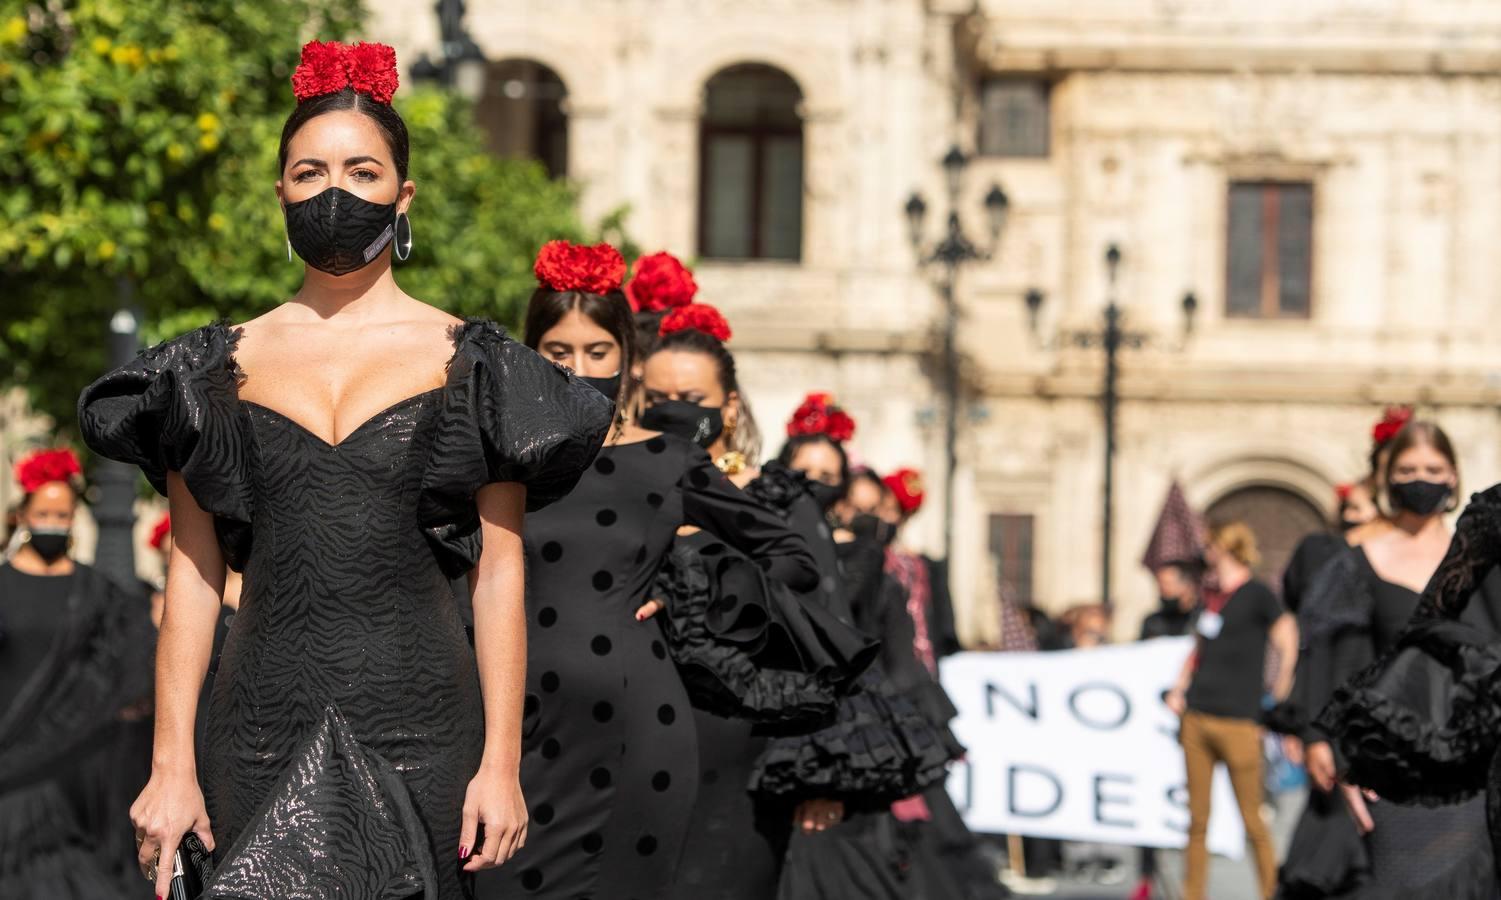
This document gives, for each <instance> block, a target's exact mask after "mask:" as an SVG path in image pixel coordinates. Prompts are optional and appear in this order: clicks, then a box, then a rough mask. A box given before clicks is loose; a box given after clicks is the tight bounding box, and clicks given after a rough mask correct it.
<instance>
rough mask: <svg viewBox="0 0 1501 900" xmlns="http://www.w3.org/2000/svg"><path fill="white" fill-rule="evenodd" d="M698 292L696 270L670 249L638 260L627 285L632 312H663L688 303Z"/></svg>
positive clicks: (626, 294) (626, 292)
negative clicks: (694, 274)
mask: <svg viewBox="0 0 1501 900" xmlns="http://www.w3.org/2000/svg"><path fill="white" fill-rule="evenodd" d="M696 294H698V282H696V281H694V280H693V273H692V272H690V271H689V270H688V267H687V266H685V265H683V264H682V262H680V261H679V260H678V258H677V257H676V256H673V255H672V254H671V253H653V254H650V255H648V256H643V257H641V258H639V259H637V260H636V264H635V265H634V266H632V267H631V280H630V282H629V283H628V284H626V286H625V296H626V299H627V300H629V301H631V312H662V311H663V310H667V309H672V308H674V307H678V306H687V305H688V304H690V303H692V302H693V298H694V296H695V295H696Z"/></svg>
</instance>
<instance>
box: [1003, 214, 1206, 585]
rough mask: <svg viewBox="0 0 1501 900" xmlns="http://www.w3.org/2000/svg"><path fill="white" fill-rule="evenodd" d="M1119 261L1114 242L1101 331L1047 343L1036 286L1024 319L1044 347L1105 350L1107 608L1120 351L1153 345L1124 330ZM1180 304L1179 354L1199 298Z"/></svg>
mask: <svg viewBox="0 0 1501 900" xmlns="http://www.w3.org/2000/svg"><path fill="white" fill-rule="evenodd" d="M1122 259H1123V254H1122V253H1121V248H1120V246H1119V245H1117V244H1115V243H1113V242H1112V243H1111V244H1110V245H1109V246H1107V247H1106V248H1105V273H1106V277H1107V279H1108V283H1109V293H1108V296H1107V297H1106V298H1105V309H1104V313H1103V319H1104V323H1103V326H1102V327H1100V328H1094V329H1083V330H1077V331H1063V332H1060V333H1059V334H1058V335H1057V336H1056V337H1055V338H1053V339H1046V340H1045V339H1043V338H1042V334H1041V332H1042V307H1043V303H1044V301H1045V297H1044V296H1043V293H1042V291H1040V290H1037V289H1035V288H1034V289H1032V290H1029V291H1027V294H1026V303H1027V318H1028V321H1029V323H1030V324H1031V329H1032V334H1033V336H1034V337H1036V338H1038V340H1039V343H1041V344H1043V346H1046V347H1054V346H1058V345H1067V346H1073V347H1084V348H1095V347H1098V348H1101V349H1103V350H1104V351H1105V383H1104V385H1103V387H1102V389H1101V392H1100V406H1101V411H1102V412H1103V414H1104V425H1105V459H1104V464H1105V471H1104V485H1103V490H1102V491H1101V498H1100V499H1101V503H1100V506H1101V510H1100V530H1101V544H1100V571H1101V575H1100V602H1101V603H1106V604H1109V603H1111V602H1112V601H1113V599H1114V598H1113V597H1112V596H1111V577H1110V567H1111V550H1112V537H1113V533H1114V526H1115V521H1114V520H1115V443H1116V441H1115V423H1116V414H1117V412H1118V410H1119V407H1120V392H1119V382H1120V351H1121V350H1122V348H1125V349H1131V350H1135V349H1139V348H1141V347H1145V346H1146V345H1147V344H1148V343H1150V342H1151V341H1152V336H1151V335H1148V334H1145V333H1143V332H1139V331H1131V330H1128V329H1127V328H1125V327H1124V323H1125V312H1124V311H1123V310H1122V309H1121V306H1120V304H1119V303H1118V302H1117V298H1116V282H1117V278H1118V276H1119V274H1120V267H1121V262H1122ZM1181 306H1182V310H1183V332H1182V338H1181V339H1180V341H1179V342H1178V343H1177V344H1174V345H1170V347H1169V349H1172V350H1180V351H1181V350H1183V349H1185V348H1186V347H1187V344H1188V338H1189V336H1190V335H1192V334H1193V324H1194V314H1195V313H1196V312H1197V311H1198V308H1199V300H1198V298H1197V297H1195V296H1194V294H1193V292H1192V291H1189V292H1188V293H1185V294H1184V295H1183V300H1182V301H1181Z"/></svg>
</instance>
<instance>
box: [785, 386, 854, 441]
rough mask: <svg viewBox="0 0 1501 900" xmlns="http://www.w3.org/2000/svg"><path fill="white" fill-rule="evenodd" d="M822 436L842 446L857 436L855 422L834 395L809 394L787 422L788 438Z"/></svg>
mask: <svg viewBox="0 0 1501 900" xmlns="http://www.w3.org/2000/svg"><path fill="white" fill-rule="evenodd" d="M805 434H821V435H824V436H826V437H827V438H828V439H829V440H831V441H834V442H835V443H839V444H842V443H844V442H845V441H848V440H849V439H850V438H852V437H854V436H855V420H854V419H852V418H850V415H849V413H846V412H845V411H844V410H843V409H842V408H840V407H839V405H838V404H837V403H836V402H835V400H834V395H833V394H827V393H814V394H809V395H808V396H807V398H805V399H804V400H803V405H802V406H799V407H798V408H797V411H796V412H794V413H793V414H792V418H791V419H790V420H789V421H788V422H787V436H788V437H798V436H800V435H805Z"/></svg>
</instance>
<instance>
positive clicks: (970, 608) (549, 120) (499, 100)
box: [368, 0, 1501, 637]
mask: <svg viewBox="0 0 1501 900" xmlns="http://www.w3.org/2000/svg"><path fill="white" fill-rule="evenodd" d="M469 7H470V8H469V12H468V16H467V27H468V30H469V32H470V34H471V35H472V36H473V38H474V40H475V41H476V42H477V44H478V45H479V47H480V48H481V50H482V51H483V53H484V55H485V57H486V59H487V60H488V64H487V66H486V68H485V69H484V70H483V71H481V72H480V73H479V76H476V77H474V78H473V83H474V85H475V91H476V93H477V97H478V104H479V111H480V116H481V119H482V121H484V122H485V123H486V124H487V127H489V128H490V129H491V130H492V132H493V134H494V143H495V146H496V149H497V151H498V152H507V153H520V154H529V155H534V156H537V157H539V158H542V159H544V161H546V163H547V164H548V165H549V166H550V167H551V168H553V169H554V170H555V171H557V172H558V174H562V175H566V176H567V177H569V178H571V179H573V180H575V181H576V182H577V183H578V185H579V186H580V189H581V191H582V194H581V205H582V210H583V213H584V214H585V216H586V218H588V219H591V220H594V219H598V218H599V217H601V216H603V215H605V214H606V213H608V212H610V211H613V210H617V209H620V208H628V209H629V218H628V229H629V231H630V233H631V234H632V236H633V237H634V238H635V239H636V240H637V241H638V242H640V243H641V244H642V246H643V247H644V248H646V249H647V250H655V249H659V248H660V249H668V250H671V251H673V252H676V253H678V254H680V255H682V256H684V257H687V258H692V259H695V260H697V271H698V273H699V276H700V279H699V280H700V282H701V284H702V285H703V288H704V290H703V296H702V299H704V300H706V301H708V302H712V303H715V304H717V305H719V306H721V308H723V309H724V310H725V311H726V313H727V315H728V316H729V317H730V319H731V321H732V323H733V324H734V326H735V330H736V338H735V341H734V342H733V344H732V346H733V348H734V349H736V351H737V355H738V356H739V357H740V359H741V367H742V370H743V375H744V378H745V381H746V387H747V392H748V394H749V396H750V398H751V400H752V402H753V405H754V407H755V410H756V412H757V413H758V415H759V417H760V419H761V420H762V423H763V425H764V426H765V427H766V430H767V431H768V432H772V433H771V434H770V435H769V436H768V445H769V449H771V450H774V449H775V445H776V444H777V443H778V442H779V441H778V437H779V436H778V435H777V434H776V433H775V432H777V431H778V428H777V427H776V426H777V425H778V424H779V423H780V422H781V421H783V420H785V418H786V416H787V415H788V413H789V412H790V411H791V410H792V408H793V407H794V406H795V405H796V404H797V402H798V401H799V400H800V398H801V395H802V392H803V391H805V390H810V389H826V390H830V391H832V392H834V393H835V394H837V395H838V396H839V398H840V399H841V401H842V402H843V403H844V404H845V405H846V406H847V407H848V408H850V409H851V411H852V412H853V413H854V414H855V416H856V418H857V419H858V420H859V422H860V425H861V433H860V435H858V436H857V439H856V441H855V444H856V447H857V451H858V454H859V456H860V458H861V459H862V460H865V461H867V462H869V463H871V464H872V465H875V466H876V467H877V468H889V467H894V466H897V465H905V464H914V465H918V466H920V467H921V468H923V469H924V470H925V471H926V472H927V473H928V474H929V476H930V478H929V481H930V486H931V488H932V490H931V491H930V496H931V497H932V501H931V502H930V503H929V504H928V507H927V508H926V509H925V511H924V512H923V513H922V514H921V516H920V517H919V518H918V520H917V521H916V522H915V524H914V529H915V531H914V533H913V534H912V535H911V537H912V538H913V539H914V540H915V541H916V542H918V543H920V544H922V545H924V546H926V547H928V548H929V549H931V550H933V551H938V550H939V549H940V545H941V535H942V517H943V513H944V510H943V509H942V508H941V497H942V491H941V490H939V485H940V483H941V479H942V475H943V472H942V468H943V460H944V457H945V452H944V447H943V446H942V443H943V440H942V434H943V432H942V427H941V426H942V419H943V410H944V406H943V402H942V397H943V385H942V383H941V372H942V368H941V366H940V359H939V356H938V352H937V351H938V348H939V346H940V343H939V340H938V335H939V328H940V324H941V317H942V313H943V309H942V306H941V304H940V303H939V301H938V299H937V295H936V293H935V291H934V290H933V286H932V283H931V281H930V280H929V279H928V278H927V277H926V276H927V273H924V272H922V271H920V269H919V267H918V265H917V263H916V261H915V260H916V254H915V253H914V251H913V247H912V245H911V242H910V240H909V236H908V225H907V221H906V218H905V217H904V214H903V205H904V203H905V202H906V200H907V197H908V196H909V194H910V193H911V192H912V191H914V190H921V191H922V192H923V193H924V195H925V196H926V197H927V198H928V201H929V214H928V219H930V220H932V221H929V222H928V223H927V226H928V235H929V237H930V238H931V237H933V236H936V229H937V228H938V227H939V225H940V222H939V221H938V220H940V219H942V218H943V217H944V215H941V214H940V213H942V214H946V212H947V210H946V206H947V204H946V200H945V198H946V194H947V191H946V187H945V177H944V172H943V169H942V167H941V166H940V165H939V160H940V158H941V157H942V156H943V154H944V152H945V150H946V149H947V148H948V146H949V145H950V144H951V143H953V142H956V141H957V142H958V144H959V145H960V146H961V147H963V148H964V150H965V151H966V152H967V153H969V154H970V155H971V163H970V165H969V166H968V168H967V170H966V172H965V174H964V180H963V183H962V185H961V190H960V202H959V209H960V212H961V214H962V219H963V221H964V224H965V227H966V229H967V230H968V231H970V232H971V233H972V234H976V235H982V234H984V233H985V232H986V224H985V218H984V211H983V208H982V204H981V198H982V197H983V195H984V193H985V191H986V190H987V189H988V188H989V186H990V185H991V183H993V182H998V183H1000V184H1001V185H1002V186H1003V187H1004V189H1005V191H1006V193H1007V195H1008V196H1009V198H1010V201H1011V203H1010V216H1009V220H1008V222H1007V225H1006V227H1005V230H1004V232H1003V235H1002V238H1001V242H1000V245H999V247H998V249H997V252H996V253H995V255H994V257H993V258H992V259H991V260H990V261H987V262H984V263H979V264H975V265H972V266H969V267H967V268H966V270H965V271H964V273H963V275H962V277H961V280H960V282H959V289H958V292H957V302H958V305H959V309H960V314H961V327H960V349H961V351H962V359H963V366H962V374H963V377H962V387H963V391H962V393H963V397H964V400H963V405H962V409H961V414H960V432H959V433H960V439H959V442H958V455H959V460H960V465H959V468H958V470H957V472H956V480H957V491H956V496H957V498H958V499H957V503H956V507H955V510H954V515H955V521H956V528H955V535H956V542H955V547H954V570H955V571H954V586H955V591H956V595H957V599H958V601H959V603H960V606H961V613H962V615H963V619H964V622H965V623H966V628H967V631H968V632H969V634H970V636H971V637H983V636H984V635H985V634H986V633H987V632H988V631H989V630H990V625H989V624H988V623H989V622H991V620H992V619H993V609H994V606H995V597H996V596H997V592H998V590H1006V591H1010V592H1012V593H1013V594H1015V595H1016V596H1018V597H1019V598H1020V599H1023V600H1030V601H1032V602H1035V603H1036V604H1037V605H1039V606H1041V607H1042V608H1044V609H1047V610H1050V611H1054V612H1056V611H1059V610H1061V609H1063V608H1065V607H1068V606H1071V605H1073V604H1075V603H1085V602H1096V601H1098V600H1099V599H1100V597H1099V593H1100V589H1099V586H1098V585H1099V582H1100V570H1099V569H1100V558H1101V527H1100V519H1101V515H1100V506H1101V502H1100V501H1101V487H1102V477H1101V472H1102V466H1103V462H1102V457H1103V445H1104V439H1103V434H1104V431H1103V427H1102V423H1101V416H1100V409H1099V392H1100V384H1101V380H1102V374H1103V368H1104V367H1103V359H1102V355H1101V353H1100V351H1099V350H1098V349H1091V348H1084V347H1078V346H1074V345H1073V344H1072V343H1071V342H1070V341H1068V340H1064V339H1061V338H1066V337H1067V335H1068V333H1069V332H1073V331H1079V330H1089V329H1095V328H1098V327H1099V325H1100V323H1101V321H1102V319H1101V314H1102V310H1103V307H1104V304H1105V301H1106V298H1107V296H1108V295H1109V293H1110V291H1111V286H1110V283H1109V281H1108V278H1107V267H1106V265H1105V263H1104V251H1105V248H1106V247H1107V246H1109V245H1111V244H1114V245H1117V246H1118V247H1119V249H1120V251H1121V254H1122V257H1121V260H1122V261H1121V264H1120V266H1119V274H1118V279H1117V281H1116V283H1115V287H1114V292H1115V296H1116V297H1117V298H1118V300H1119V302H1120V304H1121V307H1122V309H1123V310H1124V313H1125V316H1126V322H1127V325H1128V327H1130V328H1132V329H1135V330H1138V331H1140V332H1142V333H1144V334H1148V335H1150V340H1149V341H1148V342H1147V344H1146V346H1144V347H1143V348H1141V349H1131V350H1127V351H1125V352H1124V353H1123V356H1122V375H1121V382H1120V396H1121V406H1120V419H1119V429H1118V437H1119V440H1118V453H1117V457H1116V468H1115V472H1116V480H1117V483H1116V492H1115V500H1116V510H1117V515H1116V527H1115V532H1114V541H1113V545H1112V546H1113V547H1114V564H1113V566H1112V569H1113V576H1114V585H1115V587H1114V593H1115V595H1116V596H1115V597H1114V598H1112V599H1114V600H1115V601H1117V603H1118V604H1119V608H1120V610H1121V615H1120V616H1118V619H1117V623H1116V627H1117V630H1118V632H1119V633H1120V635H1121V636H1127V635H1129V634H1130V632H1132V631H1133V630H1134V628H1135V626H1136V622H1137V621H1138V620H1139V618H1140V616H1141V615H1142V614H1143V613H1144V612H1145V611H1146V610H1147V609H1149V608H1150V607H1151V606H1152V605H1153V603H1154V599H1153V594H1154V588H1153V585H1152V583H1151V581H1150V579H1149V578H1148V577H1147V575H1146V573H1145V572H1144V571H1143V570H1142V569H1141V568H1140V566H1139V565H1138V563H1137V559H1138V558H1139V556H1140V553H1141V551H1142V549H1143V548H1144V545H1145V542H1146V539H1147V536H1148V534H1149V532H1150V529H1151V526H1152V524H1153V521H1154V518H1155V516H1156V514H1157V510H1158V507H1159V505H1160V503H1161V501H1162V499H1163V497H1164V495H1165V494H1166V491H1167V487H1168V485H1169V483H1170V482H1171V481H1172V480H1174V479H1177V480H1178V481H1179V482H1180V483H1181V484H1182V485H1183V486H1184V489H1185V490H1186V492H1187V494H1188V496H1189V498H1190V500H1191V501H1192V502H1193V503H1195V504H1196V505H1197V506H1199V507H1200V508H1203V509H1208V510H1211V511H1212V512H1214V513H1216V514H1219V515H1236V516H1242V517H1245V518H1248V519H1249V520H1251V522H1252V523H1253V525H1255V526H1256V527H1257V528H1258V530H1259V531H1260V532H1261V534H1262V538H1263V541H1264V542H1265V543H1266V544H1267V545H1268V549H1269V551H1270V552H1269V554H1268V555H1269V567H1270V568H1275V565H1276V563H1277V560H1278V559H1279V558H1280V556H1281V555H1282V554H1285V552H1286V551H1287V549H1288V548H1289V547H1290V544H1291V541H1292V540H1294V539H1295V538H1296V537H1297V535H1298V534H1299V533H1301V532H1302V531H1305V530H1307V529H1309V528H1312V527H1317V524H1318V521H1319V519H1320V517H1322V516H1326V515H1328V513H1329V512H1330V510H1331V507H1332V505H1333V486H1334V484H1336V483H1337V482H1341V481H1348V480H1351V479H1353V478H1355V477H1358V476H1359V475H1360V474H1361V473H1362V471H1363V468H1364V465H1365V463H1364V457H1365V453H1366V451H1367V449H1368V434H1369V428H1370V425H1371V424H1372V422H1373V421H1374V420H1375V419H1376V418H1377V417H1378V416H1379V414H1380V410H1381V407H1382V405H1383V404H1385V403H1404V402H1405V403H1413V404H1416V405H1417V406H1418V407H1419V409H1420V411H1421V413H1422V414H1424V415H1432V416H1434V417H1435V418H1437V419H1439V420H1440V421H1441V422H1442V423H1443V425H1444V426H1445V427H1446V428H1447V429H1448V430H1449V431H1450V433H1451V435H1452V436H1453V438H1454V440H1455V443H1456V445H1457V446H1458V448H1459V449H1460V451H1461V455H1462V464H1463V466H1464V480H1465V483H1466V485H1467V486H1469V487H1477V486H1483V485H1486V484H1489V483H1491V482H1493V481H1495V480H1497V479H1498V478H1501V421H1498V415H1497V405H1498V401H1501V370H1498V366H1497V360H1498V359H1501V329H1497V328H1495V327H1493V321H1494V320H1495V319H1496V317H1497V316H1498V314H1501V254H1498V253H1497V252H1496V241H1497V235H1498V233H1501V6H1498V5H1497V4H1495V3H1493V2H1488V0H1296V2H1294V0H1256V2H1254V3H1253V2H1250V0H1233V2H1225V0H1075V2H1071V3H1067V4H1060V3H1057V2H1055V0H750V2H744V0H741V2H730V0H546V2H543V0H511V2H507V3H470V4H469ZM371 14H372V16H373V19H372V21H371V23H370V27H369V29H368V32H369V34H370V36H371V37H373V38H377V39H382V40H386V41H389V42H391V43H393V44H394V45H396V47H397V50H398V53H399V55H400V56H401V58H403V59H405V60H408V61H410V60H413V59H415V58H416V57H417V55H418V54H420V53H422V52H427V53H429V54H435V53H436V50H437V46H438V33H437V29H438V23H437V20H436V18H435V17H434V16H433V14H432V10H431V4H430V3H429V2H427V0H394V2H387V3H380V4H373V5H372V8H371ZM416 152H419V153H420V152H421V150H420V148H418V149H417V151H416ZM420 215H421V203H420V195H419V202H418V206H417V208H416V209H415V210H414V213H413V218H414V220H417V221H420ZM1029 291H1037V292H1040V295H1041V297H1042V298H1043V299H1042V302H1041V304H1040V305H1039V307H1038V310H1037V314H1036V317H1035V322H1034V321H1033V318H1032V317H1031V316H1029V308H1028V305H1027V303H1026V302H1025V298H1026V295H1027V293H1028V292H1029ZM1186 293H1192V294H1193V295H1194V297H1195V298H1196V300H1197V314H1196V315H1195V317H1194V322H1193V330H1192V333H1191V334H1185V333H1184V329H1183V313H1182V298H1183V296H1184V294H1186Z"/></svg>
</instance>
